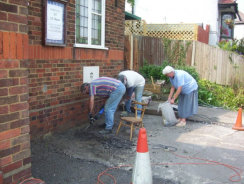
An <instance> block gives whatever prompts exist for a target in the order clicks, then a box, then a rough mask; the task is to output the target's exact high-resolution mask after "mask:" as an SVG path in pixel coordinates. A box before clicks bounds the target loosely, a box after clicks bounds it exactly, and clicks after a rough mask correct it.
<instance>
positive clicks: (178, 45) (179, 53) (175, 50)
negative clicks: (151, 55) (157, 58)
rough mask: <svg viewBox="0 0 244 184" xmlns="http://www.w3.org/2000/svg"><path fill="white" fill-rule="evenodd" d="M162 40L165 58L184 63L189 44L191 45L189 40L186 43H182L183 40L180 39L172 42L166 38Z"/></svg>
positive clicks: (176, 62)
mask: <svg viewBox="0 0 244 184" xmlns="http://www.w3.org/2000/svg"><path fill="white" fill-rule="evenodd" d="M162 41H163V46H164V51H165V55H166V56H165V57H166V60H168V61H169V62H170V63H175V64H178V65H183V64H184V63H185V59H186V53H187V50H188V48H189V46H190V45H191V42H190V41H188V42H186V44H184V42H183V41H181V40H177V41H174V42H173V41H172V40H169V39H167V38H163V40H162Z"/></svg>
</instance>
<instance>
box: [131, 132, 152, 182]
mask: <svg viewBox="0 0 244 184" xmlns="http://www.w3.org/2000/svg"><path fill="white" fill-rule="evenodd" d="M132 184H152V170H151V163H150V157H149V152H148V145H147V133H146V129H145V128H140V130H139V136H138V141H137V153H136V161H135V165H134V168H133V174H132Z"/></svg>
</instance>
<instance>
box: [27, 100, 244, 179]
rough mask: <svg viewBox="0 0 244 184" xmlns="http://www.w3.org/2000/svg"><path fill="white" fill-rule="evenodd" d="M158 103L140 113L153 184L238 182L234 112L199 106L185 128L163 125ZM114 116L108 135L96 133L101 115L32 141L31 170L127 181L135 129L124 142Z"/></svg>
mask: <svg viewBox="0 0 244 184" xmlns="http://www.w3.org/2000/svg"><path fill="white" fill-rule="evenodd" d="M159 103H160V102H151V103H150V105H149V106H148V108H147V111H146V115H145V117H144V120H143V122H144V127H145V128H146V131H147V139H148V147H149V154H150V160H151V167H152V173H153V183H154V184H164V183H165V184H227V183H238V184H244V174H243V172H242V171H243V170H244V144H243V142H244V131H236V130H233V129H232V126H233V125H234V124H235V121H236V118H237V112H234V111H228V110H224V109H221V108H209V107H199V113H198V115H196V116H193V117H191V118H189V119H187V124H186V126H185V127H175V126H172V127H165V126H163V123H162V117H161V113H160V112H157V107H158V105H159ZM120 113H121V111H118V112H117V113H116V115H115V125H114V129H113V133H112V134H109V135H105V136H104V135H100V134H99V133H98V131H99V130H101V129H102V128H101V125H102V124H103V123H104V116H103V117H101V119H99V120H97V121H96V124H95V125H94V126H92V127H89V128H88V129H87V130H85V127H86V126H87V125H84V126H83V127H77V128H74V129H70V130H67V131H66V132H63V133H59V134H53V135H50V136H47V137H46V138H45V139H42V140H37V141H35V142H32V145H31V149H32V174H33V177H35V178H40V179H42V180H43V181H45V182H46V183H47V184H59V183H62V184H95V183H104V184H114V183H117V184H129V183H130V182H131V178H132V170H133V164H134V161H135V156H136V145H137V136H138V129H137V130H136V131H135V133H134V134H133V139H132V141H130V140H129V132H130V130H129V128H126V127H125V128H121V131H120V133H119V135H118V136H116V135H115V132H116V130H117V126H118V122H119V114H120Z"/></svg>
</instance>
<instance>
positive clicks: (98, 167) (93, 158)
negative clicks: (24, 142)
mask: <svg viewBox="0 0 244 184" xmlns="http://www.w3.org/2000/svg"><path fill="white" fill-rule="evenodd" d="M118 118H119V112H118V113H116V117H115V119H116V122H118ZM103 122H104V117H103V118H101V119H100V120H98V121H97V122H96V124H95V125H94V126H93V127H89V128H88V129H87V130H85V127H86V126H83V127H77V128H73V129H70V130H68V131H66V132H63V133H58V134H53V135H50V136H47V137H46V138H45V139H39V140H36V141H33V142H32V143H31V151H32V174H33V177H35V178H39V179H42V180H43V181H45V182H46V183H47V184H95V183H104V184H114V183H117V184H129V183H130V182H131V178H132V165H133V164H134V159H135V155H136V143H137V137H136V136H137V133H138V132H136V135H134V137H133V141H130V140H129V132H128V131H129V129H128V131H127V130H124V131H123V130H121V132H120V134H121V135H120V136H115V130H116V129H117V126H118V125H117V124H115V127H114V129H113V133H112V134H110V135H106V136H103V135H100V134H99V133H98V131H99V130H101V129H102V127H101V125H102V124H103ZM128 162H129V164H128ZM114 167H115V168H114ZM116 167H120V168H116ZM111 168H114V169H111ZM106 169H111V170H109V171H108V172H106V173H105V174H103V172H104V171H105V170H106ZM153 182H154V183H160V184H175V183H178V182H174V181H171V180H167V179H162V178H157V177H154V178H153Z"/></svg>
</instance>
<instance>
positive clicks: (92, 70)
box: [83, 66, 99, 83]
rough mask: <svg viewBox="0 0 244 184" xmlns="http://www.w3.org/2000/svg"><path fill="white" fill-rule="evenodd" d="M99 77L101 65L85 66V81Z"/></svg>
mask: <svg viewBox="0 0 244 184" xmlns="http://www.w3.org/2000/svg"><path fill="white" fill-rule="evenodd" d="M97 78H99V66H84V67H83V83H85V82H88V83H90V82H91V81H92V80H94V79H97Z"/></svg>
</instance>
